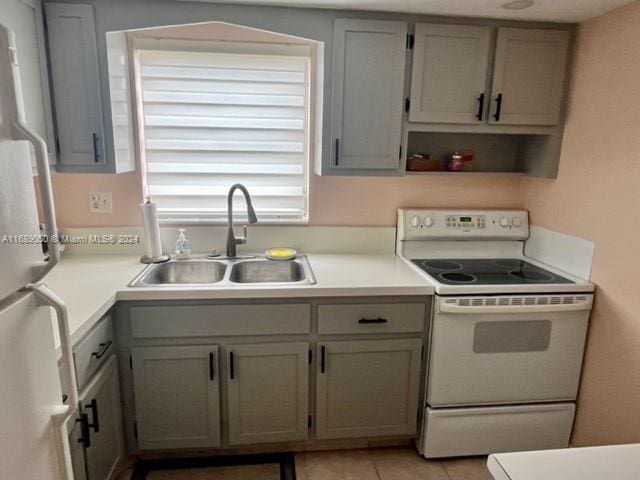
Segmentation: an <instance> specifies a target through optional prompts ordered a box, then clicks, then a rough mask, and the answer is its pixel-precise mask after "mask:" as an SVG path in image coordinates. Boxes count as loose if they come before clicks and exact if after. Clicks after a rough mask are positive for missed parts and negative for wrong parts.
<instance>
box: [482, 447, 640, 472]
mask: <svg viewBox="0 0 640 480" xmlns="http://www.w3.org/2000/svg"><path fill="white" fill-rule="evenodd" d="M487 466H488V468H489V471H490V472H491V474H492V475H493V478H494V479H495V480H609V479H610V480H640V443H636V444H629V445H611V446H605V447H586V448H567V449H562V450H542V451H536V452H515V453H497V454H494V455H490V456H489V459H488V460H487Z"/></svg>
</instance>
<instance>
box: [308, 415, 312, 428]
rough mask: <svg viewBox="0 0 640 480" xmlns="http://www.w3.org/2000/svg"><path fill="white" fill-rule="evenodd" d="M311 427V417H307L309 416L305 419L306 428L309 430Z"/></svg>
mask: <svg viewBox="0 0 640 480" xmlns="http://www.w3.org/2000/svg"><path fill="white" fill-rule="evenodd" d="M311 425H312V422H311V415H309V416H308V417H307V426H308V427H309V428H311Z"/></svg>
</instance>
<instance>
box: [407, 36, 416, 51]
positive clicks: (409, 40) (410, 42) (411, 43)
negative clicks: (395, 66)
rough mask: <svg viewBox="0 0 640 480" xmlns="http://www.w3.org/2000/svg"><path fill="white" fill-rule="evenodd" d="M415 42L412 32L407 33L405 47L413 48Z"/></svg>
mask: <svg viewBox="0 0 640 480" xmlns="http://www.w3.org/2000/svg"><path fill="white" fill-rule="evenodd" d="M415 43H416V37H415V36H414V35H413V33H407V49H408V50H413V46H414V45H415Z"/></svg>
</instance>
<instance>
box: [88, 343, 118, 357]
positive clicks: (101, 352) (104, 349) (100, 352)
mask: <svg viewBox="0 0 640 480" xmlns="http://www.w3.org/2000/svg"><path fill="white" fill-rule="evenodd" d="M112 343H113V342H112V341H111V340H107V341H106V342H105V343H101V344H100V345H98V347H100V348H99V349H98V351H97V352H93V353H91V356H92V357H96V359H97V360H100V359H101V358H102V357H103V356H104V354H105V353H107V350H109V347H110V346H111V344H112Z"/></svg>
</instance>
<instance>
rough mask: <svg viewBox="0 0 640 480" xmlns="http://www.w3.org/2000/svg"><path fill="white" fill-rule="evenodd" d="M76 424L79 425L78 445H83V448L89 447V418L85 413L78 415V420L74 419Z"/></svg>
mask: <svg viewBox="0 0 640 480" xmlns="http://www.w3.org/2000/svg"><path fill="white" fill-rule="evenodd" d="M76 423H80V428H81V432H82V434H81V436H80V438H79V439H78V443H81V444H82V445H84V448H89V447H91V432H90V431H89V416H88V415H87V414H86V413H83V414H82V415H80V418H78V419H76Z"/></svg>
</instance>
